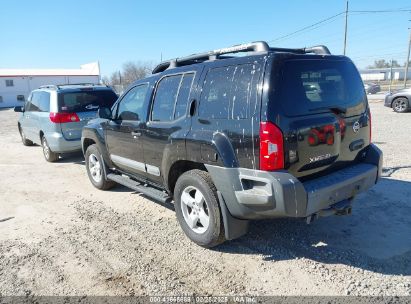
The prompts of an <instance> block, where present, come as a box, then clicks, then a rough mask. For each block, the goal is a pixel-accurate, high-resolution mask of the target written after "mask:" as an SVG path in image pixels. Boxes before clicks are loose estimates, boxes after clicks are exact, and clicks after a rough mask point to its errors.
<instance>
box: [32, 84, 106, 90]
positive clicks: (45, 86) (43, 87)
mask: <svg viewBox="0 0 411 304" xmlns="http://www.w3.org/2000/svg"><path fill="white" fill-rule="evenodd" d="M70 86H105V87H108V86H107V85H106V84H99V83H66V84H47V85H42V86H40V87H39V89H54V90H58V89H60V88H61V87H70Z"/></svg>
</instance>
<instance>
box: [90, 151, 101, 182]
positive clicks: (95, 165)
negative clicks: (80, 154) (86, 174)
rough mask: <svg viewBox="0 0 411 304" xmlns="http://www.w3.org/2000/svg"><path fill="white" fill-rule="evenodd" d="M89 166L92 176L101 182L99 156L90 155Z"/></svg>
mask: <svg viewBox="0 0 411 304" xmlns="http://www.w3.org/2000/svg"><path fill="white" fill-rule="evenodd" d="M88 167H89V170H90V174H91V177H92V178H93V180H94V181H95V182H96V183H99V182H100V181H101V178H102V174H101V163H100V161H99V160H98V158H97V156H96V155H94V154H90V156H89V157H88Z"/></svg>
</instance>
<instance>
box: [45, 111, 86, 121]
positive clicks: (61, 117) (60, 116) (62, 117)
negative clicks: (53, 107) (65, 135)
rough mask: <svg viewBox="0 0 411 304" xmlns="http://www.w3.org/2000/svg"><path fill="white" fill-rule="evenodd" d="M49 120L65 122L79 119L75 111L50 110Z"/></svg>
mask: <svg viewBox="0 0 411 304" xmlns="http://www.w3.org/2000/svg"><path fill="white" fill-rule="evenodd" d="M50 120H51V122H54V123H67V122H77V121H80V119H79V118H78V116H77V114H76V113H55V112H50Z"/></svg>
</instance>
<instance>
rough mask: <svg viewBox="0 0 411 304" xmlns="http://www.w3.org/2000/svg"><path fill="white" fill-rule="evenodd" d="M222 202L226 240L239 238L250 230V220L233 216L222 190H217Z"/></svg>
mask: <svg viewBox="0 0 411 304" xmlns="http://www.w3.org/2000/svg"><path fill="white" fill-rule="evenodd" d="M217 195H218V200H219V202H220V208H221V214H222V216H223V224H224V234H225V238H226V240H234V239H237V238H239V237H241V236H243V235H244V234H246V233H247V232H248V224H249V221H248V220H240V219H237V218H235V217H233V216H232V215H231V213H230V211H228V209H227V206H226V204H225V201H224V198H223V196H222V195H221V192H220V191H217Z"/></svg>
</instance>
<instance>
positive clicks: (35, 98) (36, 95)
mask: <svg viewBox="0 0 411 304" xmlns="http://www.w3.org/2000/svg"><path fill="white" fill-rule="evenodd" d="M40 94H41V92H40V91H37V92H33V94H32V95H31V101H30V104H29V106H28V109H27V111H29V112H39V111H40V109H39V102H40Z"/></svg>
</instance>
